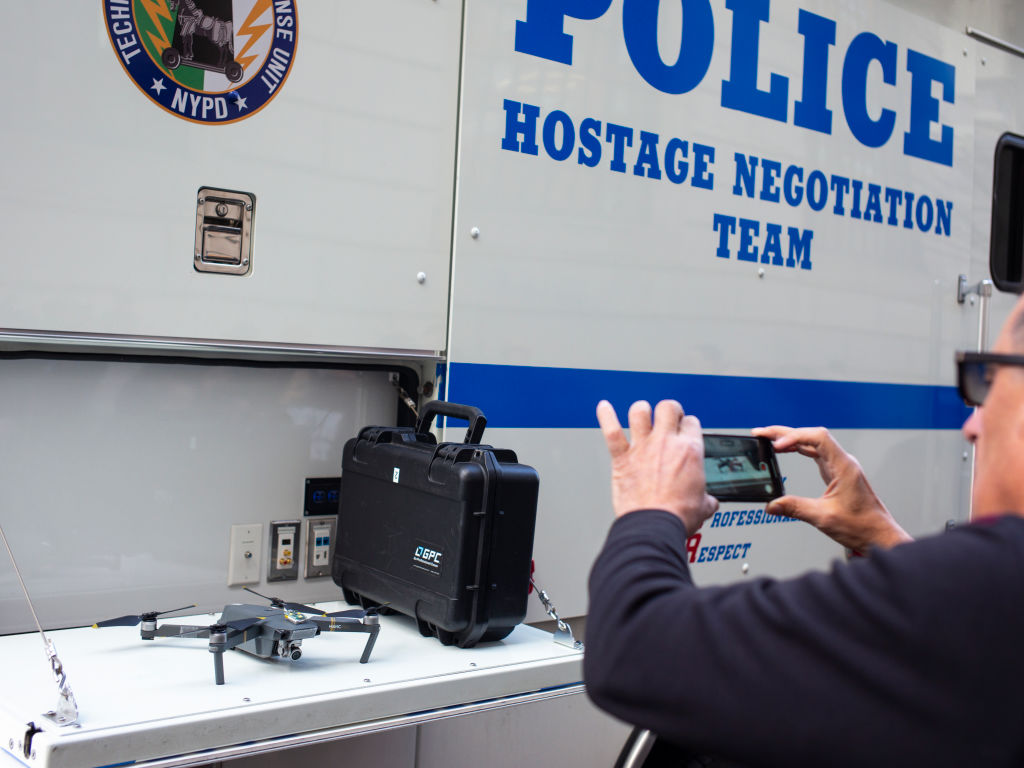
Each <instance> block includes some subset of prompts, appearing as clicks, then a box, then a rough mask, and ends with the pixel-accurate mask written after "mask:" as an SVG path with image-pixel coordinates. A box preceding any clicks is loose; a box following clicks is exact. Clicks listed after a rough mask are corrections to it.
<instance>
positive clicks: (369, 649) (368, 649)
mask: <svg viewBox="0 0 1024 768" xmlns="http://www.w3.org/2000/svg"><path fill="white" fill-rule="evenodd" d="M379 632H380V625H379V624H377V625H374V626H373V628H372V629H371V630H370V637H369V638H367V640H366V645H365V646H364V647H363V655H362V656H360V657H359V663H360V664H365V663H366V662H368V661H369V660H370V654H371V653H373V644H374V643H376V642H377V634H378V633H379Z"/></svg>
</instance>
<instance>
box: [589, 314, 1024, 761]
mask: <svg viewBox="0 0 1024 768" xmlns="http://www.w3.org/2000/svg"><path fill="white" fill-rule="evenodd" d="M957 369H958V380H959V385H960V393H961V395H962V396H963V397H964V399H965V401H966V402H967V404H968V405H975V406H978V408H977V410H975V411H974V413H973V414H972V415H971V417H970V418H969V419H968V420H967V422H966V423H965V424H964V427H963V431H964V435H965V436H966V437H967V439H968V440H970V441H971V442H973V443H974V445H975V446H976V449H977V452H976V465H975V467H976V468H975V482H974V491H973V512H972V514H973V520H972V524H970V525H965V526H962V527H960V528H957V529H955V530H953V531H951V532H949V533H947V534H943V535H940V536H935V537H930V538H926V539H922V540H920V541H918V542H914V543H908V542H909V541H910V537H909V536H908V535H907V534H906V532H904V531H903V529H902V528H900V527H899V526H898V525H897V523H896V522H895V521H894V520H893V518H892V517H891V516H890V515H889V512H888V511H887V510H886V508H885V506H884V505H883V504H882V503H881V501H880V500H879V499H878V498H877V496H876V495H875V493H874V491H873V490H872V489H871V486H870V484H869V483H868V481H867V479H866V478H865V477H864V475H863V472H862V471H861V469H860V466H859V464H858V463H857V462H856V460H855V459H854V458H853V457H851V456H849V455H848V454H846V453H845V452H844V451H843V450H842V448H840V447H839V445H838V444H837V443H836V442H835V441H834V440H833V439H832V438H831V437H830V436H829V434H828V433H827V431H825V430H824V429H820V428H815V429H795V430H794V429H788V428H785V427H767V428H763V429H759V430H755V434H759V435H763V436H766V437H769V438H771V439H772V440H773V441H774V445H775V448H776V450H777V451H798V452H800V453H802V454H804V455H806V456H809V457H811V458H813V459H814V460H815V461H816V462H817V464H818V467H819V469H820V471H821V474H822V478H823V479H824V480H825V482H826V485H827V487H826V491H825V494H824V495H823V496H822V497H820V498H818V499H805V498H798V497H793V496H785V497H783V498H781V499H777V500H776V501H774V502H772V503H771V504H770V505H769V506H768V508H767V509H768V511H769V512H772V513H776V514H786V515H789V516H792V517H796V518H799V519H801V520H805V521H807V522H809V523H811V524H812V525H814V526H815V527H817V528H818V529H820V530H821V531H823V532H824V533H826V534H827V535H829V536H831V537H832V538H833V539H835V540H836V541H837V542H839V543H840V544H843V545H844V546H847V547H850V548H852V549H854V550H857V551H859V552H867V553H870V556H869V557H866V558H862V559H858V560H857V561H855V562H853V563H851V564H850V565H848V566H847V565H844V566H838V567H836V568H834V569H833V570H832V571H831V572H829V573H812V574H808V575H806V576H802V577H799V578H796V579H790V580H786V581H777V580H772V579H758V580H756V581H750V582H743V583H740V584H735V585H731V586H718V587H704V588H697V587H695V586H694V585H693V583H692V581H691V578H690V574H689V569H688V565H687V559H686V550H685V544H686V538H687V536H688V535H689V534H692V533H694V532H695V531H696V530H697V529H698V528H700V526H701V524H702V523H703V522H704V520H706V519H707V518H708V517H709V516H710V515H711V514H712V513H713V512H714V511H715V509H716V508H717V502H716V501H715V500H714V499H713V498H711V497H710V496H708V495H707V494H706V493H705V490H704V462H703V441H702V437H701V427H700V422H699V421H698V420H697V419H696V418H695V417H694V416H690V415H685V414H684V412H683V409H682V407H681V406H680V405H679V403H676V402H674V401H664V402H661V403H659V404H658V405H657V407H656V408H655V409H654V412H653V422H652V413H651V408H650V405H648V404H647V403H645V402H638V403H634V404H633V406H632V407H631V408H630V409H629V427H630V431H631V432H630V438H629V439H627V437H626V434H625V432H624V431H623V428H622V426H621V425H620V424H619V421H618V418H617V417H616V415H615V412H614V410H613V408H612V407H611V405H610V404H609V403H607V402H602V403H600V404H599V405H598V408H597V415H598V421H599V422H600V424H601V430H602V433H603V434H604V437H605V440H606V442H607V445H608V449H609V452H610V454H611V457H612V505H613V508H614V511H615V516H616V520H615V522H614V523H613V525H612V527H611V531H610V532H609V535H608V539H607V541H606V543H605V546H604V548H603V549H602V551H601V553H600V555H599V556H598V558H597V561H596V563H595V565H594V568H593V571H592V573H591V577H590V610H589V614H588V620H587V650H586V654H585V657H584V677H585V680H586V684H587V689H588V692H589V694H590V696H591V698H592V699H593V700H594V701H595V702H596V703H597V704H598V706H600V707H602V708H603V709H605V710H607V711H608V712H610V713H611V714H613V715H616V716H618V717H620V718H622V719H623V720H626V721H627V722H631V723H634V724H636V725H639V726H642V727H643V728H647V729H650V730H652V731H654V732H655V733H657V734H659V735H660V736H662V737H664V738H666V739H667V740H669V741H671V742H674V743H677V744H680V745H684V746H685V747H687V748H688V749H693V750H697V751H701V752H707V753H711V754H715V755H718V756H721V757H723V758H727V759H731V760H736V761H739V762H742V763H744V764H748V765H751V766H787V768H793V767H794V766H815V767H816V768H817V767H819V766H857V767H858V768H863V767H864V766H876V767H877V766H889V765H892V766H906V767H911V766H928V768H935V767H936V766H947V765H948V766H959V767H963V766H972V768H973V767H976V766H1017V765H1024V519H1022V517H1024V302H1022V303H1018V304H1017V306H1016V307H1015V309H1014V311H1013V313H1012V314H1011V316H1010V318H1009V319H1008V320H1007V323H1006V325H1005V326H1004V328H1003V330H1002V333H1001V334H1000V336H999V339H998V340H997V342H996V344H995V346H994V348H993V353H988V354H985V353H976V354H971V353H961V354H960V355H958V359H957Z"/></svg>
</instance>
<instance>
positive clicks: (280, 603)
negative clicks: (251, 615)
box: [242, 587, 325, 616]
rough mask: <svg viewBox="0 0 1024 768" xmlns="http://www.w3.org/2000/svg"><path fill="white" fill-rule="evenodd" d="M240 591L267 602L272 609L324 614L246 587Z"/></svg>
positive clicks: (306, 606) (315, 609)
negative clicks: (250, 593)
mask: <svg viewBox="0 0 1024 768" xmlns="http://www.w3.org/2000/svg"><path fill="white" fill-rule="evenodd" d="M242 589H244V590H245V591H246V592H252V593H253V594H254V595H256V597H262V598H263V599H264V600H269V601H270V605H271V607H273V608H285V609H287V610H289V611H298V612H299V613H311V614H314V615H316V616H324V615H325V614H324V612H323V611H321V610H320V609H319V608H310V607H309V606H308V605H303V604H302V603H289V602H287V601H285V600H282V599H281V598H279V597H270V596H268V595H261V594H260V593H259V592H257V591H256V590H255V589H249V588H248V587H242Z"/></svg>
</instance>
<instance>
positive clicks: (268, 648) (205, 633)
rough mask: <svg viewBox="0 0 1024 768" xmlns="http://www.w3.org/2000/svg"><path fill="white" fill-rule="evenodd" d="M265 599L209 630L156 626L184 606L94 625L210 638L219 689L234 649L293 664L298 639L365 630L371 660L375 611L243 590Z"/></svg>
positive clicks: (227, 609) (235, 608) (226, 614)
mask: <svg viewBox="0 0 1024 768" xmlns="http://www.w3.org/2000/svg"><path fill="white" fill-rule="evenodd" d="M245 590H246V591H247V592H252V593H253V594H254V595H257V596H258V597H262V598H263V599H264V600H269V601H270V607H269V608H268V607H266V606H261V605H245V604H242V603H232V604H231V605H226V606H224V611H223V613H221V615H220V618H219V619H218V620H217V622H216V623H214V624H210V625H209V626H201V625H191V624H164V625H162V626H159V627H158V626H157V623H156V617H157V616H163V615H164V614H167V613H175V612H177V611H184V610H185V609H187V608H195V607H196V606H195V605H194V604H193V605H186V606H184V607H182V608H175V609H174V610H172V611H150V612H149V613H142V614H139V615H138V616H119V617H118V618H116V619H107V620H106V621H100V622H97V623H95V624H93V627H134V626H136V625H139V624H141V625H142V626H141V628H140V633H141V635H142V639H143V640H152V639H154V638H157V637H208V638H210V653H212V654H213V672H214V678H215V679H216V681H217V685H224V651H228V650H235V649H238V650H240V651H245V652H246V653H251V654H252V655H253V656H259V657H260V658H261V659H269V658H271V657H274V656H280V657H281V658H286V659H292V660H296V659H298V658H300V657H301V656H302V648H301V646H302V641H303V640H304V639H306V638H307V637H316V636H317V635H319V634H320V633H321V632H365V633H367V634H369V637H368V638H367V640H366V645H365V646H364V648H363V654H362V656H360V657H359V663H360V664H365V663H366V662H367V661H369V660H370V653H371V652H372V651H373V644H374V643H375V642H377V633H378V632H380V617H379V616H378V615H377V613H376V610H375V609H373V608H370V609H369V610H360V609H355V610H348V611H337V612H335V613H324V612H323V611H319V610H317V609H316V608H310V607H309V606H308V605H302V604H301V603H289V602H285V601H284V600H281V599H279V598H276V597H267V596H266V595H261V594H260V593H259V592H256V591H255V590H252V589H249V588H248V587H245Z"/></svg>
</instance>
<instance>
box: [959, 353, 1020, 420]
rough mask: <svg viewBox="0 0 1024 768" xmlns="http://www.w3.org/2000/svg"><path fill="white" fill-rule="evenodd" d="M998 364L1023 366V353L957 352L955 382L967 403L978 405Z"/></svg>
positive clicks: (985, 394)
mask: <svg viewBox="0 0 1024 768" xmlns="http://www.w3.org/2000/svg"><path fill="white" fill-rule="evenodd" d="M1000 365H1022V366H1024V355H1001V354H999V353H997V352H957V353H956V383H957V387H958V389H959V390H960V397H962V398H963V400H964V402H965V403H967V405H972V406H975V407H977V406H980V405H981V404H982V403H984V402H985V398H986V397H987V396H988V391H989V389H991V387H992V379H993V378H995V375H996V370H997V369H998V368H999V366H1000Z"/></svg>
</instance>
